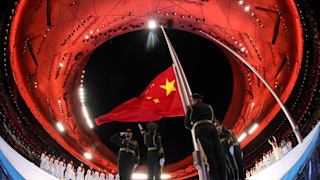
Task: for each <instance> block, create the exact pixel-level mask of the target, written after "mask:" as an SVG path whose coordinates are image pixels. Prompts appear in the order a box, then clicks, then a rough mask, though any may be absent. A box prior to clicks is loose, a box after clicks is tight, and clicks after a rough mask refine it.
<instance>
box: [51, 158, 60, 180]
mask: <svg viewBox="0 0 320 180" xmlns="http://www.w3.org/2000/svg"><path fill="white" fill-rule="evenodd" d="M59 162H60V157H58V158H57V159H56V160H54V164H53V167H54V171H53V175H54V176H55V177H58V176H59Z"/></svg>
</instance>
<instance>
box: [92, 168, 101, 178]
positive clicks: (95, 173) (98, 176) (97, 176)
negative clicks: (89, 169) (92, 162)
mask: <svg viewBox="0 0 320 180" xmlns="http://www.w3.org/2000/svg"><path fill="white" fill-rule="evenodd" d="M99 179H100V169H98V171H95V172H94V176H93V179H92V180H99Z"/></svg>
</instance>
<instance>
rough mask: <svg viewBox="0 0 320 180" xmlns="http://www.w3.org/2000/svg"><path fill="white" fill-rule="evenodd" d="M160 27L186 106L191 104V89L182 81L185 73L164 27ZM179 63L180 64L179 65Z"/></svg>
mask: <svg viewBox="0 0 320 180" xmlns="http://www.w3.org/2000/svg"><path fill="white" fill-rule="evenodd" d="M160 28H161V30H162V32H163V35H164V37H165V39H166V42H167V45H168V48H169V51H170V55H171V58H172V61H173V64H174V65H175V66H176V67H177V75H178V77H179V78H180V80H181V81H180V82H181V83H182V84H181V85H182V93H184V95H185V98H186V99H185V100H186V104H185V106H188V105H190V104H191V95H192V93H191V90H190V87H189V84H188V83H187V84H186V83H185V81H184V79H186V78H185V77H184V76H185V74H184V72H183V69H182V68H181V65H180V63H179V59H178V58H177V55H176V53H175V51H174V49H173V47H172V46H171V42H170V40H169V38H168V36H167V34H166V32H165V30H164V28H163V27H162V26H160ZM179 65H180V66H179ZM183 77H184V78H183ZM186 86H187V87H186Z"/></svg>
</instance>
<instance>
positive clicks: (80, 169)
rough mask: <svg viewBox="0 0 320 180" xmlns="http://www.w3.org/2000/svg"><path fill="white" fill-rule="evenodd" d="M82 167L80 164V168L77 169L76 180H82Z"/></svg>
mask: <svg viewBox="0 0 320 180" xmlns="http://www.w3.org/2000/svg"><path fill="white" fill-rule="evenodd" d="M84 170H85V169H84V167H83V164H82V163H81V164H80V166H79V167H78V169H77V178H76V180H84Z"/></svg>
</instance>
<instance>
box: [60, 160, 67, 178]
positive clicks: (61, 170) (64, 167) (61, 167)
mask: <svg viewBox="0 0 320 180" xmlns="http://www.w3.org/2000/svg"><path fill="white" fill-rule="evenodd" d="M65 169H66V160H65V159H63V160H62V161H60V162H59V171H58V172H59V174H58V178H60V179H62V178H63V177H64V170H65Z"/></svg>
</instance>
